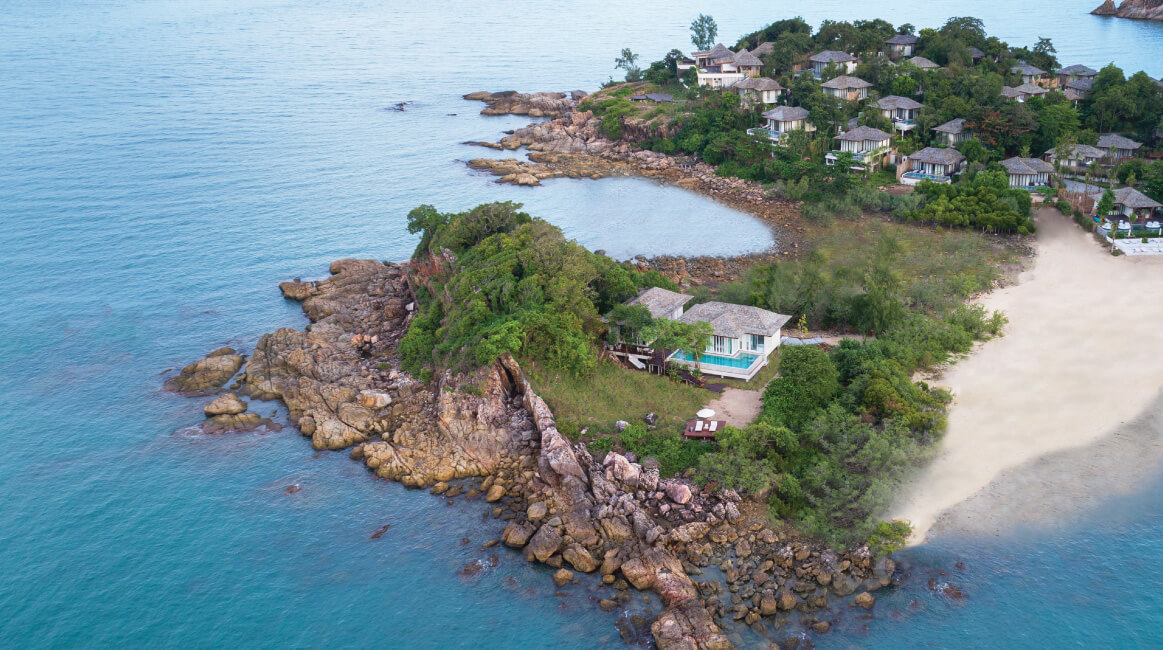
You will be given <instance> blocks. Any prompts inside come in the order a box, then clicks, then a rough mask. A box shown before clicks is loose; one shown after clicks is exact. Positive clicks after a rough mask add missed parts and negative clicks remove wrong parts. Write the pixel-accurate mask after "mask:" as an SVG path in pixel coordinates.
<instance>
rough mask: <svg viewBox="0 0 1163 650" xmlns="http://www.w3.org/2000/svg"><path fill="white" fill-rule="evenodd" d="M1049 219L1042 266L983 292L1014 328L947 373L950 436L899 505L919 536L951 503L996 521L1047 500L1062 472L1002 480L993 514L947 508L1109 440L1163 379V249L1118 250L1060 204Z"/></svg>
mask: <svg viewBox="0 0 1163 650" xmlns="http://www.w3.org/2000/svg"><path fill="white" fill-rule="evenodd" d="M1037 223H1038V235H1037V241H1038V243H1037V251H1038V252H1037V258H1036V260H1035V263H1034V266H1033V267H1032V268H1031V269H1030V270H1028V271H1026V272H1025V273H1023V274H1022V275H1021V278H1020V281H1019V283H1018V284H1017V285H1015V286H1012V287H1008V288H1006V289H1002V290H999V291H997V292H994V293H992V294H990V295H988V296H986V297H985V298H984V299H983V300H982V303H983V304H984V305H985V306H986V307H987V308H988V309H1000V310H1002V311H1003V312H1005V314H1006V315H1007V316H1008V317H1009V320H1010V323H1009V325H1008V326H1007V327H1006V330H1005V336H1003V337H1000V338H998V339H995V340H993V341H990V342H988V343H986V344H984V345H982V346H981V347H980V348H978V349H977V350H976V351H975V352H974V353H973V354H971V355H970V356H969V358H967V359H965V360H963V361H961V362H960V363H958V364H956V365H955V366H954V367H953V368H952V369H951V370H950V371H949V372H948V373H947V374H946V375H945V376H944V377H943V378H942V380H941V381H940V383H941V384H942V385H946V386H948V387H949V388H951V389H952V390H953V392H954V404H953V407H952V409H951V411H950V414H949V429H948V432H947V433H946V437H945V440H944V441H943V442H942V445H941V450H940V451H939V452H938V455H937V457H936V458H935V459H934V461H933V462H932V463H931V464H930V465H929V466H928V467H927V468H925V470H923V471H922V472H921V474H920V475H919V476H918V477H917V479H916V480H915V482H914V483H913V484H912V485H911V486H909V487H908V488H907V489H906V490H905V491H904V492H903V493H902V498H901V499H900V500H899V502H898V504H897V505H896V506H895V507H894V508H893V509H892V511H891V512H890V513H889V514H890V516H892V517H895V518H904V519H908V520H909V521H911V522H913V526H914V536H915V539H916V540H918V541H920V540H922V539H924V537H925V535H926V533H927V532H928V531H929V529H930V527H931V526H932V525H933V524H934V522H935V521H936V520H937V519H938V517H941V516H942V514H943V513H945V516H944V517H943V518H942V527H945V526H950V527H955V528H958V529H968V530H979V531H981V532H985V531H987V530H989V531H991V532H992V530H994V529H995V528H996V526H997V519H998V517H999V516H1001V513H1005V518H1006V519H1008V520H1010V521H1018V520H1029V519H1030V518H1033V517H1036V516H1037V515H1038V513H1040V512H1044V511H1046V508H1045V507H1044V504H1045V503H1047V502H1048V501H1049V500H1053V499H1056V498H1059V497H1060V496H1061V494H1062V491H1061V490H1062V485H1061V482H1060V481H1037V482H1034V484H1029V482H1027V483H1025V484H1023V485H1024V487H1023V489H1020V490H1013V489H1009V490H1006V489H994V490H993V496H994V498H993V499H992V501H991V503H993V504H994V506H996V507H997V513H998V514H995V515H994V516H991V517H980V516H978V517H973V516H972V515H973V509H968V510H967V509H964V508H961V509H958V510H956V511H954V512H947V511H949V510H950V509H951V508H953V507H954V506H956V505H957V504H960V503H962V502H965V501H966V500H968V499H970V498H972V497H974V495H975V494H977V493H979V491H981V490H982V489H983V488H986V487H987V486H990V484H991V483H992V482H993V481H994V480H995V479H997V478H998V477H999V475H1001V474H1002V473H1003V472H1006V471H1007V470H1013V469H1014V468H1017V467H1020V466H1023V465H1024V464H1026V463H1030V462H1031V461H1036V460H1038V459H1041V458H1043V457H1046V456H1048V455H1051V454H1055V453H1056V452H1062V451H1063V450H1068V449H1073V448H1079V447H1083V446H1086V445H1089V444H1091V443H1095V442H1096V441H1099V440H1101V439H1103V438H1104V437H1105V436H1108V435H1109V434H1111V433H1112V432H1114V431H1116V430H1117V429H1119V428H1120V426H1122V425H1125V424H1126V423H1128V422H1131V421H1132V420H1134V419H1135V418H1136V417H1137V416H1139V415H1140V414H1141V413H1143V412H1144V411H1145V410H1146V409H1147V408H1148V407H1149V405H1150V404H1151V403H1152V401H1153V400H1155V399H1156V398H1157V397H1158V396H1159V395H1160V391H1161V390H1163V363H1161V361H1160V355H1161V354H1163V328H1161V327H1160V323H1163V258H1158V257H1150V258H1149V257H1140V258H1128V257H1118V258H1115V257H1111V256H1110V255H1108V254H1106V253H1105V252H1104V251H1103V250H1102V249H1101V248H1100V247H1099V246H1098V245H1097V244H1096V243H1095V242H1094V241H1093V239H1092V238H1091V237H1090V236H1089V235H1087V234H1085V233H1083V232H1082V231H1081V230H1080V229H1079V228H1077V227H1076V226H1075V225H1074V224H1073V223H1071V222H1070V221H1069V220H1068V219H1067V218H1065V217H1063V216H1062V215H1060V214H1059V213H1058V212H1057V211H1056V210H1049V209H1046V210H1042V211H1040V212H1039V213H1038V215H1037ZM1145 455H1146V454H1144V456H1145ZM1059 461H1061V459H1059ZM1112 469H1113V468H1112ZM1059 470H1060V471H1066V472H1067V475H1068V476H1069V470H1064V469H1062V468H1061V467H1059ZM1115 478H1119V477H1117V476H1116V477H1115ZM1003 495H1008V502H1007V503H1005V504H1004V507H1003V504H1001V503H999V502H998V501H997V499H998V498H1000V497H1001V496H1003ZM958 512H960V513H961V516H958V514H957V513H958ZM977 514H979V515H980V514H982V513H981V511H980V509H978V511H977ZM972 519H976V520H977V521H971V520H972Z"/></svg>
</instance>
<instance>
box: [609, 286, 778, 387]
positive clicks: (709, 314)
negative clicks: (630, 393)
mask: <svg viewBox="0 0 1163 650" xmlns="http://www.w3.org/2000/svg"><path fill="white" fill-rule="evenodd" d="M691 300H693V298H692V297H691V296H688V295H686V294H682V293H676V292H674V291H668V290H666V289H662V288H658V287H654V288H651V289H647V290H645V291H643V292H642V293H640V294H639V295H638V296H637V297H635V298H631V299H630V300H627V301H626V304H627V305H640V306H642V307H645V308H646V309H647V311H649V312H650V315H651V317H653V318H665V319H669V320H677V321H679V322H683V323H698V322H706V323H710V324H711V328H712V329H711V332H712V333H711V336H710V338H708V339H707V344H706V347H705V348H704V349H703V351H702V353H701V354H700V355H697V358H696V356H695V355H691V354H689V353H687V352H685V351H683V350H677V351H672V350H654V349H653V348H651V347H650V345H651V343H652V341H628V342H623V343H619V344H617V345H610V344H607V345H606V349H607V350H609V351H610V352H611V353H612V354H614V355H615V356H618V357H620V358H622V359H625V360H626V361H627V362H628V363H629V364H630V365H632V366H633V367H635V368H638V369H639V370H646V369H649V370H650V371H651V372H658V373H661V372H664V371H665V364H666V362H674V363H678V364H681V365H684V366H688V367H692V368H698V369H699V370H700V371H701V372H703V373H706V374H711V375H718V376H720V377H731V378H735V379H743V380H749V379H751V378H752V377H754V376H755V373H757V372H759V370H760V369H761V368H763V367H764V366H766V365H767V363H768V357H769V356H770V355H771V353H772V352H773V351H774V350H776V349H777V348H778V347H779V342H780V338H781V331H782V328H783V326H784V325H785V324H786V323H787V322H788V321H789V320H790V319H791V316H784V315H783V314H776V313H774V312H770V311H767V310H765V309H759V308H758V307H750V306H747V305H734V304H730V303H725V302H707V303H703V304H699V305H695V306H693V307H691V308H690V309H688V310H686V312H685V313H683V308H684V307H685V306H686V304H687V303H688V302H690V301H691ZM610 327H611V329H614V328H617V327H618V324H617V323H611V324H610Z"/></svg>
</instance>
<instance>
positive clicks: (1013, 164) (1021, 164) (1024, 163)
mask: <svg viewBox="0 0 1163 650" xmlns="http://www.w3.org/2000/svg"><path fill="white" fill-rule="evenodd" d="M1001 166H1002V167H1005V168H1006V171H1007V172H1009V173H1010V174H1023V175H1027V176H1033V175H1035V174H1049V173H1052V172H1053V171H1054V165H1051V164H1050V163H1048V162H1046V161H1045V160H1042V159H1041V158H1007V159H1005V160H1003V161H1001Z"/></svg>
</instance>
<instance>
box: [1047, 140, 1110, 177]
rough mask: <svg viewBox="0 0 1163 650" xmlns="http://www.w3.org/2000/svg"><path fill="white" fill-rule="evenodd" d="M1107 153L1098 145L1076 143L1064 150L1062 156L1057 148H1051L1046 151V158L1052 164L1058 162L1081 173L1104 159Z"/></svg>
mask: <svg viewBox="0 0 1163 650" xmlns="http://www.w3.org/2000/svg"><path fill="white" fill-rule="evenodd" d="M1106 155H1107V154H1106V152H1105V151H1103V150H1102V149H1099V148H1098V147H1092V146H1090V145H1088V144H1076V145H1074V146H1073V147H1070V148H1069V149H1066V150H1065V151H1063V152H1062V155H1061V157H1059V152H1058V151H1057V149H1051V150H1049V151H1047V152H1046V155H1045V156H1044V158H1045V159H1046V161H1047V162H1049V163H1051V164H1054V163H1057V164H1058V165H1061V166H1062V167H1063V168H1065V169H1067V170H1069V171H1071V172H1075V173H1079V172H1085V171H1086V169H1087V168H1088V167H1090V166H1091V165H1093V164H1094V163H1096V162H1098V161H1100V160H1102V159H1103V158H1104V157H1106Z"/></svg>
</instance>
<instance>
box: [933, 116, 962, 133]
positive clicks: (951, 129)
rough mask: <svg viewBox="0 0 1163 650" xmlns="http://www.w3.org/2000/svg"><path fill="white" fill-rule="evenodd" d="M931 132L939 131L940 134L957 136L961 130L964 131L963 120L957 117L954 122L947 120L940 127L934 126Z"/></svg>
mask: <svg viewBox="0 0 1163 650" xmlns="http://www.w3.org/2000/svg"><path fill="white" fill-rule="evenodd" d="M933 130H934V131H939V132H941V133H951V134H953V135H957V134H958V133H961V132H962V131H963V130H965V118H964V117H959V118H957V119H955V120H949V121H948V122H946V123H944V124H942V125H941V126H934V127H933Z"/></svg>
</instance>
